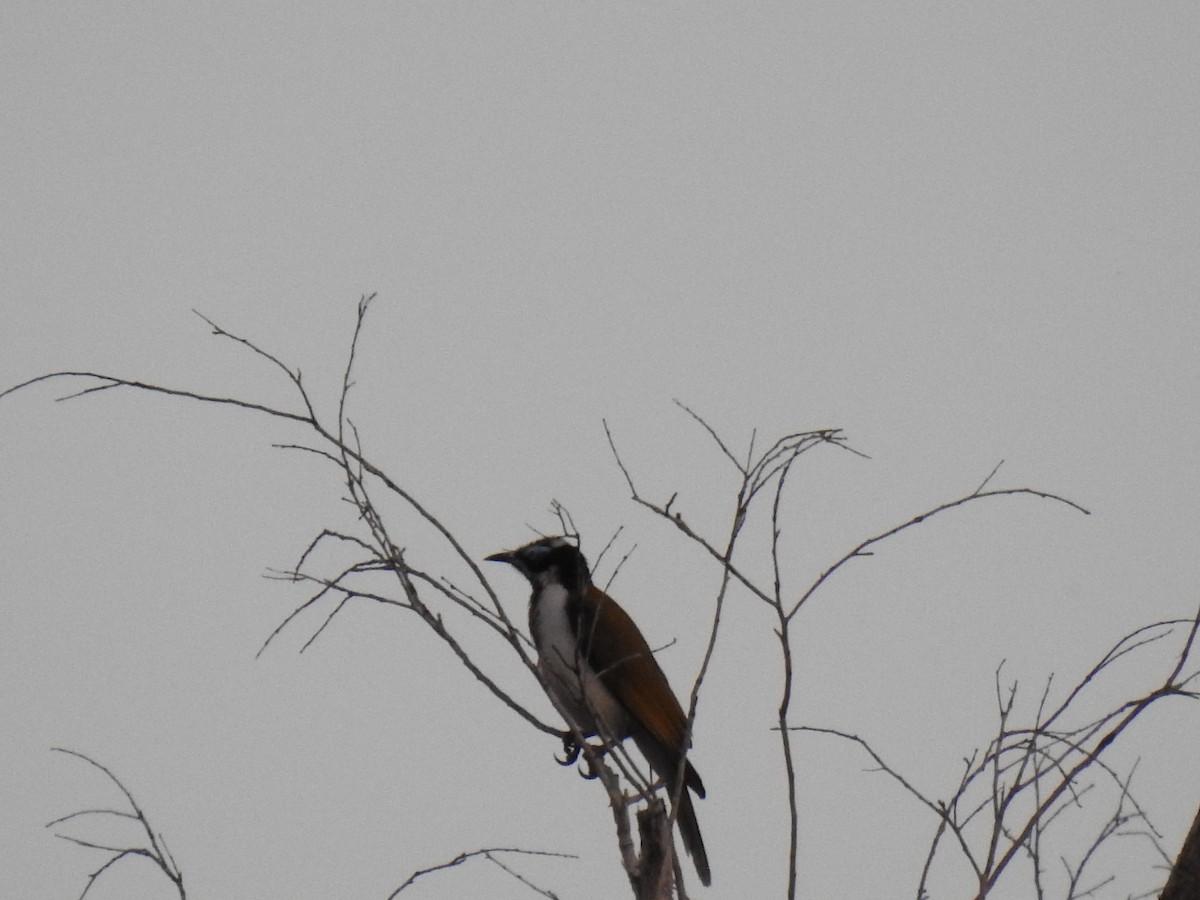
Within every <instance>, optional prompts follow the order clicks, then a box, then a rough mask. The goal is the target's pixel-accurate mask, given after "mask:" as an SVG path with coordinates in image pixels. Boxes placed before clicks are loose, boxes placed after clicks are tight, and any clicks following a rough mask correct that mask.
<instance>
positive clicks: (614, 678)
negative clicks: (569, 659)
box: [580, 585, 704, 797]
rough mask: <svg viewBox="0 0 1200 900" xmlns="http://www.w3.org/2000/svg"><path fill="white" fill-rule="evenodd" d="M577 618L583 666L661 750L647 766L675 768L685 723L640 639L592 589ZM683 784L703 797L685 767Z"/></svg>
mask: <svg viewBox="0 0 1200 900" xmlns="http://www.w3.org/2000/svg"><path fill="white" fill-rule="evenodd" d="M582 612H583V615H582V617H581V621H580V644H581V645H582V646H583V647H585V648H586V659H587V661H588V664H589V665H590V666H591V667H592V670H593V671H595V672H596V674H597V675H599V676H600V680H601V681H603V682H604V686H605V687H606V688H608V690H609V691H610V692H611V693H612V694H613V696H615V697H616V698H617V700H618V701H619V702H620V703H621V705H622V706H624V707H625V709H626V710H628V711H629V714H630V715H631V716H632V717H633V718H634V719H635V720H636V722H637V724H638V725H639V726H640V727H641V728H642V729H643V730H644V731H645V732H647V734H648V736H649V737H651V738H652V739H653V740H654V741H656V742H657V743H658V744H659V745H660V746H661V749H662V751H664V752H663V753H661V754H658V755H660V757H662V758H661V760H650V762H651V764H652V765H654V764H656V763H659V764H661V763H662V762H665V763H666V764H667V767H668V768H670V767H673V766H677V765H678V764H679V758H680V757H681V756H682V755H683V754H684V753H685V752H686V749H687V747H686V743H687V741H686V740H685V732H686V729H687V717H686V716H685V715H684V713H683V708H682V707H681V706H680V705H679V701H678V700H677V699H676V697H675V693H674V692H673V691H672V690H671V685H670V684H669V683H668V681H667V676H666V675H665V674H663V670H662V668H661V667H660V666H659V665H658V661H657V660H655V658H654V654H653V653H651V652H650V646H649V645H648V644H647V643H646V639H645V638H644V637H642V633H641V631H639V630H638V627H637V625H635V624H634V622H633V619H631V618H630V617H629V614H628V613H627V612H625V610H623V609H622V608H621V607H620V605H619V604H618V603H617V601H615V600H613V599H612V598H611V597H609V596H608V595H607V594H606V593H604V592H603V591H602V590H600V589H599V588H597V587H595V586H594V585H593V586H589V587H588V589H587V592H586V593H585V595H584V603H583V610H582ZM622 736H624V735H622ZM655 768H659V765H655ZM658 774H659V775H660V776H662V777H663V778H666V779H667V780H668V781H673V780H674V778H673V775H674V773H673V772H668V771H661V770H660V771H659V772H658ZM684 782H685V783H686V784H687V786H688V787H689V788H691V789H692V790H693V791H695V792H696V793H697V794H698V795H699V796H701V797H703V796H704V785H703V783H702V782H701V781H700V776H699V775H697V774H696V770H695V769H693V768H692V765H691V763H688V764H687V768H686V770H685V774H684Z"/></svg>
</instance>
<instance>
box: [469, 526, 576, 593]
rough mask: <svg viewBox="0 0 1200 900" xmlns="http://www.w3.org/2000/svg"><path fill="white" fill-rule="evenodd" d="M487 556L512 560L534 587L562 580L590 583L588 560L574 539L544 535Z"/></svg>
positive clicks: (567, 583)
mask: <svg viewBox="0 0 1200 900" xmlns="http://www.w3.org/2000/svg"><path fill="white" fill-rule="evenodd" d="M488 559H492V560H495V561H497V562H507V563H509V564H510V565H512V566H513V567H514V568H516V569H517V571H519V572H520V573H521V574H522V575H524V576H525V577H526V578H528V579H529V581H530V583H531V584H533V585H534V586H535V587H537V586H539V585H544V584H548V583H550V582H552V581H560V582H562V583H563V584H565V585H574V584H583V585H586V584H588V583H589V582H590V579H589V576H588V566H587V560H586V559H584V558H583V554H582V553H580V552H579V548H578V547H577V546H576V545H575V542H574V541H572V540H571V539H570V538H567V537H562V536H558V537H548V538H541V539H539V540H536V541H533V542H532V543H529V544H526V545H525V546H524V547H518V548H517V549H516V550H513V551H511V552H510V553H497V554H496V555H495V556H490V557H488Z"/></svg>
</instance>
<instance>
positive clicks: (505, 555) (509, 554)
mask: <svg viewBox="0 0 1200 900" xmlns="http://www.w3.org/2000/svg"><path fill="white" fill-rule="evenodd" d="M516 558H517V555H516V554H515V553H513V551H511V550H501V551H500V552H499V553H493V554H492V555H491V556H487V557H484V559H485V561H487V562H502V563H508V564H509V565H510V566H511V565H512V564H513V560H514V559H516Z"/></svg>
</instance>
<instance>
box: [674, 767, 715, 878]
mask: <svg viewBox="0 0 1200 900" xmlns="http://www.w3.org/2000/svg"><path fill="white" fill-rule="evenodd" d="M675 822H676V824H677V825H679V836H680V837H681V838H683V849H685V850H686V851H687V852H688V855H689V856H691V858H692V862H693V863H695V865H696V874H697V875H699V876H700V883H701V884H702V885H704V886H705V887H708V886H709V885H710V884H712V873H711V872H710V871H709V869H708V853H707V852H705V850H704V838H702V837H701V836H700V823H699V822H697V821H696V808H695V807H694V806H693V805H692V795H691V793H690V792H689V791H688V789H687V787H686V786H685V787H684V788H683V790H681V791H680V792H679V805H678V806H676V807H675Z"/></svg>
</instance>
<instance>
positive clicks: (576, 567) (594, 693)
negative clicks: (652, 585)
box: [488, 537, 712, 885]
mask: <svg viewBox="0 0 1200 900" xmlns="http://www.w3.org/2000/svg"><path fill="white" fill-rule="evenodd" d="M488 559H489V560H492V561H494V562H504V563H508V564H509V565H511V566H513V567H514V568H515V569H516V570H517V571H518V572H520V573H521V574H522V575H524V576H525V577H526V578H527V579H529V583H530V584H531V585H532V586H533V594H532V596H531V597H530V598H529V631H530V633H531V634H532V635H533V643H534V645H535V646H536V647H537V652H538V669H539V671H540V672H541V674H542V678H543V680H544V682H545V684H546V686H547V688H548V689H549V692H550V699H551V700H552V701H553V703H554V705H555V707H556V708H557V709H558V711H559V712H560V713H561V714H562V715H563V716H564V717H565V718H566V719H567V720H568V722H573V723H574V724H575V725H576V727H578V728H579V730H580V732H581V733H582V734H583V735H584V737H592V736H599V737H600V738H601V739H602V740H604V741H608V742H612V743H616V742H618V741H622V740H624V739H625V738H627V737H631V738H633V741H634V743H635V744H636V745H637V748H638V750H640V751H641V753H642V755H643V756H644V757H646V761H647V762H648V763H649V764H650V768H651V769H653V770H654V772H655V774H656V775H658V777H659V778H661V779H662V780H663V782H664V784H665V785H666V787H667V791H668V793H669V794H670V796H671V797H672V798H676V797H678V800H677V801H675V800H674V799H673V802H676V804H677V805H676V808H675V821H676V822H677V823H678V825H679V834H680V836H681V837H682V838H683V846H684V848H685V849H686V850H687V852H688V853H689V854H690V855H691V857H692V861H693V862H694V863H695V865H696V872H697V874H698V875H699V876H700V881H701V882H702V883H703V884H705V885H708V884H711V883H712V875H711V873H710V872H709V868H708V855H707V854H706V853H705V851H704V840H703V839H702V838H701V837H700V826H699V825H698V824H697V822H696V810H695V808H694V807H693V806H692V798H691V795H690V794H689V793H688V791H687V790H681V789H680V785H679V780H680V774H681V773H682V776H683V784H684V785H685V786H686V787H687V788H689V789H690V790H692V791H694V792H695V793H696V796H698V797H703V796H704V784H703V782H701V781H700V776H699V775H698V774H696V770H695V769H694V768H692V764H691V763H690V762H687V761H685V760H684V757H685V755H686V754H687V749H688V748H687V743H688V741H687V737H688V736H687V718H686V716H685V715H684V713H683V709H682V708H681V707H680V705H679V701H678V700H677V699H676V698H675V694H674V693H672V691H671V686H670V685H669V684H668V683H667V676H666V675H664V674H663V670H662V669H661V668H660V667H659V665H658V662H657V661H656V660H655V659H654V654H653V653H652V652H651V651H650V647H649V645H648V644H647V643H646V639H645V638H644V637H642V633H641V632H640V631H639V630H638V627H637V625H635V624H634V623H633V619H631V618H629V614H628V613H626V612H625V610H623V609H621V607H620V606H618V605H617V602H616V601H615V600H613V599H612V598H611V597H609V596H608V595H607V594H606V593H604V591H602V590H600V589H599V588H598V587H596V586H595V585H594V584H592V576H591V573H590V572H589V571H588V564H587V560H586V559H584V556H583V554H582V553H580V552H579V548H578V547H576V546H575V544H574V543H573V542H572V541H571V540H569V539H568V538H565V537H549V538H542V539H541V540H537V541H534V542H533V543H531V544H526V545H525V546H524V547H520V548H518V549H516V550H506V551H504V552H503V553H496V554H493V555H492V556H489V557H488ZM681 767H682V768H681Z"/></svg>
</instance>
